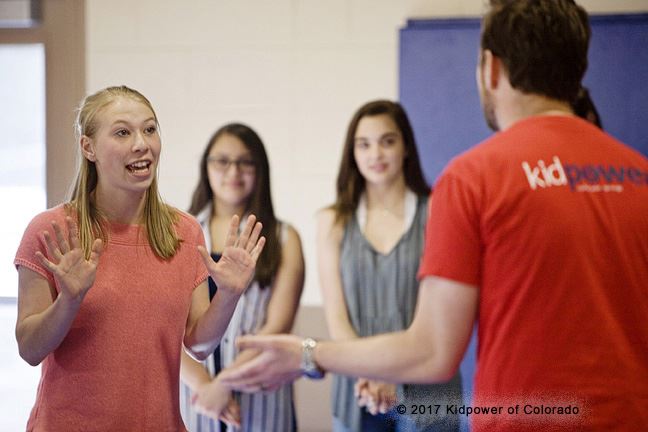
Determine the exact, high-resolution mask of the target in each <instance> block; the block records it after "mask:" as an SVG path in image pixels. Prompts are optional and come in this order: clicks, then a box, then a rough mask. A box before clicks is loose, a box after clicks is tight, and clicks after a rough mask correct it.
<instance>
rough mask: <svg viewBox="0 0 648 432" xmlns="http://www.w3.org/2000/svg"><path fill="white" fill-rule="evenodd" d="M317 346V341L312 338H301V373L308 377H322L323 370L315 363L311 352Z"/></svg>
mask: <svg viewBox="0 0 648 432" xmlns="http://www.w3.org/2000/svg"><path fill="white" fill-rule="evenodd" d="M316 346H317V341H316V340H315V339H313V338H309V337H307V338H305V339H302V358H301V365H300V366H301V370H302V375H304V376H306V377H307V378H310V379H321V378H324V375H325V374H324V371H323V370H322V369H321V368H320V367H319V366H318V365H317V363H315V359H314V358H313V352H314V351H315V347H316Z"/></svg>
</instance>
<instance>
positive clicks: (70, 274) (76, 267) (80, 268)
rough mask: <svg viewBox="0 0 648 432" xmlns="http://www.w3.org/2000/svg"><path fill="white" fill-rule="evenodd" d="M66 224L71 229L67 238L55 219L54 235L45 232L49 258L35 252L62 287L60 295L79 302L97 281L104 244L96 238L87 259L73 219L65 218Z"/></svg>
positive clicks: (68, 230)
mask: <svg viewBox="0 0 648 432" xmlns="http://www.w3.org/2000/svg"><path fill="white" fill-rule="evenodd" d="M65 223H66V225H67V228H68V229H67V232H68V235H67V237H66V236H65V234H64V233H63V230H62V229H61V227H60V226H59V225H58V224H57V223H56V222H54V221H52V229H53V230H54V237H55V238H52V235H51V234H50V233H49V232H48V231H44V232H43V238H44V240H45V245H46V247H47V252H48V255H49V257H50V259H48V258H47V257H45V256H44V255H43V254H42V253H41V252H36V257H37V258H38V259H39V260H40V262H41V264H42V265H43V266H44V267H45V268H47V269H48V270H49V271H50V272H52V275H53V276H54V279H55V280H56V282H57V284H58V286H59V287H60V290H61V291H60V295H62V296H65V297H67V298H68V299H69V300H73V301H78V302H80V301H81V300H83V298H84V297H85V295H86V293H87V292H88V290H89V289H90V287H92V284H94V281H95V277H96V275H97V265H98V264H99V257H100V256H101V252H102V250H103V243H102V241H101V239H95V241H94V242H93V243H92V250H91V253H90V257H89V259H86V258H85V255H84V253H83V249H82V248H81V246H80V244H79V234H78V232H77V228H76V225H75V224H74V222H73V221H72V218H70V217H66V218H65Z"/></svg>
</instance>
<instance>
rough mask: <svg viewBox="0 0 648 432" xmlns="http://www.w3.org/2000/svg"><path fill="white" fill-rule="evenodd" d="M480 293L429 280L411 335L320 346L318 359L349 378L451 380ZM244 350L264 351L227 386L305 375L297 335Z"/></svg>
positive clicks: (231, 375)
mask: <svg viewBox="0 0 648 432" xmlns="http://www.w3.org/2000/svg"><path fill="white" fill-rule="evenodd" d="M478 293H479V291H478V289H477V288H476V287H475V286H472V285H467V284H464V283H460V282H456V281H452V280H448V279H443V278H438V277H432V276H430V277H426V278H425V279H424V280H423V281H422V282H421V287H420V292H419V297H418V304H417V309H416V313H415V316H414V320H413V322H412V324H411V325H410V327H409V328H408V329H407V330H404V331H400V332H395V333H386V334H383V335H379V336H374V337H370V338H363V339H356V340H349V341H334V342H320V343H319V344H318V346H317V348H316V350H315V360H316V362H317V363H318V364H319V365H320V367H322V368H323V369H325V370H328V371H331V372H335V373H339V374H343V375H362V376H365V377H368V378H371V379H380V380H385V381H392V382H409V383H434V382H440V381H445V380H448V379H449V378H451V377H452V376H453V375H454V373H455V372H456V370H457V368H458V367H459V363H460V361H461V358H462V357H463V354H464V352H465V349H466V346H467V345H468V342H469V340H470V334H471V331H472V327H473V324H474V322H475V317H476V313H477V304H478V295H479V294H478ZM239 345H240V346H241V347H242V348H257V349H261V350H262V351H263V352H262V353H261V354H260V355H258V356H257V357H256V358H255V359H253V360H252V361H250V362H248V363H246V364H245V365H242V366H240V367H238V368H235V369H229V370H227V371H224V372H223V373H222V376H221V380H222V382H223V383H225V384H226V385H228V386H230V387H232V388H236V389H240V390H243V391H251V389H255V388H258V387H260V386H268V385H276V384H277V383H278V380H281V379H283V378H282V377H290V376H292V377H294V376H295V374H296V372H298V371H299V368H300V359H301V339H300V338H299V337H297V336H291V335H278V336H266V337H259V336H257V337H254V336H246V337H243V338H241V339H240V340H239ZM386 347H389V349H386ZM291 374H292V375H291Z"/></svg>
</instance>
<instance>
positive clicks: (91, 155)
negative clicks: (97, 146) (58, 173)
mask: <svg viewBox="0 0 648 432" xmlns="http://www.w3.org/2000/svg"><path fill="white" fill-rule="evenodd" d="M80 141H81V142H80V144H81V153H83V157H85V158H86V159H88V160H89V161H90V162H95V161H96V159H97V158H96V156H95V152H94V148H93V147H92V141H91V140H90V137H88V136H86V135H82V136H81V140H80Z"/></svg>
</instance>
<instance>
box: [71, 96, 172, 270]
mask: <svg viewBox="0 0 648 432" xmlns="http://www.w3.org/2000/svg"><path fill="white" fill-rule="evenodd" d="M118 98H130V99H133V100H135V101H137V102H139V103H141V104H144V105H146V107H147V108H148V109H150V110H151V112H152V113H153V117H154V118H155V124H156V126H157V127H158V129H159V124H158V119H157V115H156V114H155V110H154V109H153V106H152V105H151V102H150V101H149V100H148V99H147V98H146V97H145V96H144V95H143V94H141V93H140V92H138V91H137V90H133V89H131V88H129V87H126V86H115V87H107V88H105V89H103V90H99V91H98V92H96V93H94V94H92V95H90V96H87V97H86V98H85V99H84V100H83V101H82V102H81V104H80V105H79V107H78V109H77V117H76V121H75V133H76V137H77V143H78V142H79V140H80V139H81V137H82V136H87V137H89V138H93V137H94V136H95V134H96V133H97V129H98V128H99V119H100V118H101V112H102V111H103V109H105V108H106V107H107V106H108V105H110V104H111V103H112V102H113V101H115V100H116V99H118ZM79 160H80V163H79V166H78V168H77V174H76V179H75V181H74V185H73V188H72V192H71V196H70V201H69V202H68V203H67V205H66V207H67V209H68V211H69V212H70V210H73V212H74V213H76V217H77V224H78V230H79V242H80V243H81V247H82V248H83V252H84V254H85V256H86V259H87V258H89V257H90V253H91V250H92V243H93V242H94V240H95V239H96V238H101V239H102V240H103V241H104V242H106V241H107V239H108V233H107V231H106V229H105V227H104V224H105V222H106V219H105V217H104V216H103V215H102V214H101V212H100V211H99V209H98V208H97V206H96V203H95V201H94V197H93V192H94V190H95V189H96V187H97V182H98V181H99V177H98V175H97V167H96V165H95V163H94V162H92V161H89V160H88V159H86V158H85V157H84V156H83V155H80V156H79ZM70 213H72V212H70ZM177 220H178V214H177V212H176V210H175V209H174V208H173V207H171V206H168V205H166V204H165V203H164V202H163V201H162V198H161V197H160V194H159V192H158V185H157V173H156V174H155V177H154V178H153V182H152V183H151V186H149V189H148V190H147V192H146V197H145V203H144V221H143V222H144V227H145V229H146V234H147V237H148V241H149V244H150V245H151V247H152V248H153V251H154V252H155V254H156V255H157V256H159V257H160V258H162V259H170V258H171V257H173V256H174V255H175V253H176V251H177V250H178V248H179V247H180V239H179V238H178V235H177V234H176V231H175V228H174V226H173V225H174V224H175V222H177Z"/></svg>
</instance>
